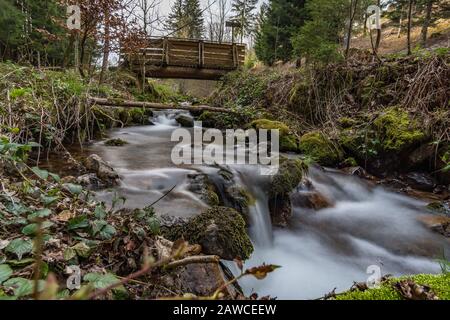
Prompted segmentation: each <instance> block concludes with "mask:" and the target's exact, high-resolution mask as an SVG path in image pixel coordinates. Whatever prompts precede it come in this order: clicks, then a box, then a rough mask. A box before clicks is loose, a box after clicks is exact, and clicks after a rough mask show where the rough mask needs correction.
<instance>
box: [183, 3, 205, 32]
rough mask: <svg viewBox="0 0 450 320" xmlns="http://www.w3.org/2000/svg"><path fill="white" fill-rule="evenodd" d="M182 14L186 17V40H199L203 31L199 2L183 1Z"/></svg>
mask: <svg viewBox="0 0 450 320" xmlns="http://www.w3.org/2000/svg"><path fill="white" fill-rule="evenodd" d="M185 1H186V2H185V3H184V14H185V17H186V20H187V21H186V24H187V26H186V33H187V38H191V39H201V38H202V37H203V33H204V30H205V27H204V19H203V12H202V9H201V8H200V1H199V0H185Z"/></svg>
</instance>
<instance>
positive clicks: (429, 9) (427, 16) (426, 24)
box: [422, 0, 433, 48]
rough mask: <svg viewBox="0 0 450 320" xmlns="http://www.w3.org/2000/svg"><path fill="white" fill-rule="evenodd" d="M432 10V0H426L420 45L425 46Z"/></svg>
mask: <svg viewBox="0 0 450 320" xmlns="http://www.w3.org/2000/svg"><path fill="white" fill-rule="evenodd" d="M432 11H433V0H428V1H427V8H426V14H425V21H424V22H423V26H422V47H423V48H426V47H427V36H428V27H429V26H430V23H431V14H432Z"/></svg>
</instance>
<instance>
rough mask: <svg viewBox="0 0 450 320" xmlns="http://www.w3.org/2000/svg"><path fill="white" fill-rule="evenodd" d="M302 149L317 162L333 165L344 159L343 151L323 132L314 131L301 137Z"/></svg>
mask: <svg viewBox="0 0 450 320" xmlns="http://www.w3.org/2000/svg"><path fill="white" fill-rule="evenodd" d="M300 151H301V152H302V153H304V154H305V155H307V156H310V157H311V158H312V159H313V160H314V161H316V162H317V163H319V164H321V165H324V166H331V165H333V164H336V163H338V162H339V161H341V160H342V159H343V156H344V155H343V152H342V150H340V148H339V147H337V146H335V145H334V144H333V142H332V141H331V140H330V139H329V138H328V137H327V136H325V135H324V134H323V133H322V132H319V131H313V132H309V133H307V134H305V135H303V136H302V137H301V138H300Z"/></svg>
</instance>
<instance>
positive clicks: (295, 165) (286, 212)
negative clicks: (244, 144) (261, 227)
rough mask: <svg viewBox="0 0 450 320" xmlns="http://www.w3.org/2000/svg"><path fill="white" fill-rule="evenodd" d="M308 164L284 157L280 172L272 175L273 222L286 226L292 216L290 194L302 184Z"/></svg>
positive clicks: (276, 224)
mask: <svg viewBox="0 0 450 320" xmlns="http://www.w3.org/2000/svg"><path fill="white" fill-rule="evenodd" d="M306 170H307V167H306V165H305V164H304V163H303V161H301V160H298V159H297V160H292V159H282V160H281V163H280V169H279V171H278V173H277V174H276V175H275V176H273V177H272V180H271V184H270V189H269V210H270V214H271V217H272V224H273V225H275V226H278V227H286V226H287V225H288V223H289V220H290V218H291V217H292V205H291V199H290V195H291V193H292V191H293V190H294V189H295V188H296V187H297V186H298V185H299V184H300V182H301V181H302V178H303V174H304V172H305V171H306Z"/></svg>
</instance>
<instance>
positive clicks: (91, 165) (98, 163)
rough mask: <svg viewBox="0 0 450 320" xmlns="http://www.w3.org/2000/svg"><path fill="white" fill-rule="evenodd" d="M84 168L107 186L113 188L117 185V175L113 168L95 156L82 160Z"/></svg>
mask: <svg viewBox="0 0 450 320" xmlns="http://www.w3.org/2000/svg"><path fill="white" fill-rule="evenodd" d="M84 166H85V167H86V170H87V171H88V172H90V173H95V174H96V175H97V177H98V178H99V179H100V180H101V181H102V182H103V183H104V184H106V185H107V186H115V185H117V184H118V183H119V175H118V174H117V172H116V171H115V170H114V168H113V167H112V166H111V165H110V164H109V163H107V162H106V161H105V160H103V159H102V158H101V157H100V156H98V155H96V154H92V155H90V156H89V157H87V158H86V159H85V160H84Z"/></svg>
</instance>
